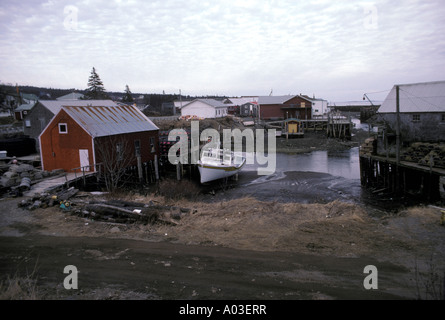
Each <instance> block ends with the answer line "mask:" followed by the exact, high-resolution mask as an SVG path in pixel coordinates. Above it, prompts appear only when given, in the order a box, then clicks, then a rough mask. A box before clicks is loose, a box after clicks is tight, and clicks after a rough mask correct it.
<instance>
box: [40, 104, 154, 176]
mask: <svg viewBox="0 0 445 320" xmlns="http://www.w3.org/2000/svg"><path fill="white" fill-rule="evenodd" d="M158 132H159V128H158V127H157V126H156V125H155V124H154V123H153V122H152V121H151V120H150V119H148V118H147V117H146V116H145V115H144V114H143V113H142V112H141V111H140V110H139V109H137V108H136V107H134V106H110V107H99V106H82V107H81V106H76V107H73V106H64V107H62V108H61V110H60V111H59V112H58V113H57V114H56V115H55V117H54V118H53V119H52V120H51V121H50V122H49V124H48V125H47V126H46V128H45V129H44V130H43V132H42V133H41V134H40V136H39V143H40V155H41V161H42V167H43V169H44V170H47V171H51V170H54V169H63V170H65V171H71V170H72V169H74V168H79V167H85V168H86V171H95V170H97V168H96V167H95V165H96V164H98V163H101V162H102V161H108V160H110V159H107V158H106V157H107V155H109V156H110V157H117V160H118V161H120V160H121V158H122V159H126V163H127V164H128V165H137V161H138V157H139V156H140V158H141V160H142V162H147V161H149V160H154V156H155V155H156V154H158V148H157V146H158V139H159V138H158Z"/></svg>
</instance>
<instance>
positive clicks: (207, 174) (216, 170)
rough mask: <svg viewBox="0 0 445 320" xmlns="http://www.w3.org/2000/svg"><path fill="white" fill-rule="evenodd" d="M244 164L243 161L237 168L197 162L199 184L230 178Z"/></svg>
mask: <svg viewBox="0 0 445 320" xmlns="http://www.w3.org/2000/svg"><path fill="white" fill-rule="evenodd" d="M244 164H245V160H244V161H243V162H242V163H241V164H240V165H238V166H224V165H221V166H218V165H212V164H205V163H202V162H199V163H198V169H199V174H200V176H201V183H206V182H210V181H214V180H219V179H223V178H228V177H231V176H233V175H235V174H237V173H238V172H239V171H240V170H241V168H242V167H243V166H244Z"/></svg>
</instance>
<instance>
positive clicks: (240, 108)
mask: <svg viewBox="0 0 445 320" xmlns="http://www.w3.org/2000/svg"><path fill="white" fill-rule="evenodd" d="M257 101H258V97H241V98H228V99H226V101H225V103H230V104H231V106H230V107H229V108H228V113H229V114H233V115H238V116H242V117H249V116H250V117H252V116H256V115H257V106H258V104H257Z"/></svg>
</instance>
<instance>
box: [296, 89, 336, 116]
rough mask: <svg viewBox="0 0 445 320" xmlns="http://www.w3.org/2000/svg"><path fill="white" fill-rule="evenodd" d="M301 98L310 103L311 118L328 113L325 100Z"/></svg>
mask: <svg viewBox="0 0 445 320" xmlns="http://www.w3.org/2000/svg"><path fill="white" fill-rule="evenodd" d="M302 97H304V98H306V99H308V100H310V101H312V118H316V117H323V116H325V115H327V114H328V113H329V111H330V109H329V106H328V101H327V100H324V99H320V98H315V97H312V98H311V97H308V96H306V95H302Z"/></svg>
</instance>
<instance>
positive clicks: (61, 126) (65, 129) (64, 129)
mask: <svg viewBox="0 0 445 320" xmlns="http://www.w3.org/2000/svg"><path fill="white" fill-rule="evenodd" d="M59 133H68V125H67V124H66V123H59Z"/></svg>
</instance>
